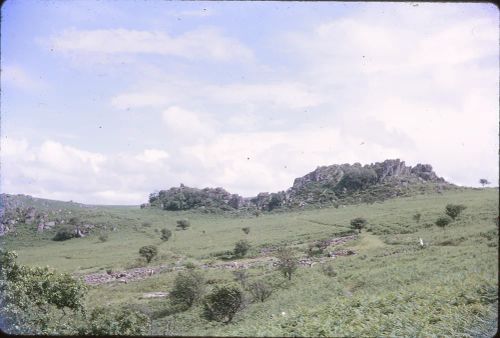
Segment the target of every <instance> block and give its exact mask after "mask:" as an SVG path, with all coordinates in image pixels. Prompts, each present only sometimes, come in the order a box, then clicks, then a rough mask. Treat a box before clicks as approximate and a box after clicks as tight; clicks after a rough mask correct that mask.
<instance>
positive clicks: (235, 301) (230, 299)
mask: <svg viewBox="0 0 500 338" xmlns="http://www.w3.org/2000/svg"><path fill="white" fill-rule="evenodd" d="M203 307H204V314H205V317H206V318H207V319H208V320H215V321H218V322H223V323H229V322H230V321H231V320H232V319H233V317H234V315H235V314H236V313H237V312H238V311H239V310H241V308H242V307H243V291H242V290H241V289H240V288H239V287H238V286H237V285H232V284H223V285H216V286H215V288H214V289H213V290H212V292H211V293H210V294H208V295H207V297H206V298H205V301H204V303H203Z"/></svg>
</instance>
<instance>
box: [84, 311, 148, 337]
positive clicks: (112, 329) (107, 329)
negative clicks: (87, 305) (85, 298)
mask: <svg viewBox="0 0 500 338" xmlns="http://www.w3.org/2000/svg"><path fill="white" fill-rule="evenodd" d="M148 329H149V320H148V317H146V316H145V315H144V314H142V313H140V312H136V311H130V310H129V309H127V310H125V309H120V310H114V309H106V308H102V307H100V308H95V309H93V310H92V311H91V312H90V314H89V315H88V316H87V318H85V321H84V324H83V325H81V326H80V327H79V328H78V329H77V332H78V334H79V335H92V336H109V335H115V336H116V335H120V336H138V335H145V334H147V333H148Z"/></svg>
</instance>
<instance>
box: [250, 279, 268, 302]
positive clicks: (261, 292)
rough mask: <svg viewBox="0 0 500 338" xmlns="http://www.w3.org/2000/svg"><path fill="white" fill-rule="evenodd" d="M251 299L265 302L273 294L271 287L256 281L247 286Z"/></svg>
mask: <svg viewBox="0 0 500 338" xmlns="http://www.w3.org/2000/svg"><path fill="white" fill-rule="evenodd" d="M248 288H249V290H250V293H251V294H252V296H253V298H254V299H255V300H258V301H261V302H263V301H265V300H266V299H267V298H269V296H271V294H272V293H273V288H272V287H271V285H269V284H267V283H266V282H264V281H256V282H253V283H252V284H250V285H249V286H248Z"/></svg>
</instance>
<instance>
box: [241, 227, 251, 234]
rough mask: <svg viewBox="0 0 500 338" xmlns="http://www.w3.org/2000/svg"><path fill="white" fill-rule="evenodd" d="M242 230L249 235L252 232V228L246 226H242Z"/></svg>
mask: <svg viewBox="0 0 500 338" xmlns="http://www.w3.org/2000/svg"><path fill="white" fill-rule="evenodd" d="M241 230H242V231H243V232H244V233H245V234H246V235H248V234H249V233H250V228H249V227H244V228H241Z"/></svg>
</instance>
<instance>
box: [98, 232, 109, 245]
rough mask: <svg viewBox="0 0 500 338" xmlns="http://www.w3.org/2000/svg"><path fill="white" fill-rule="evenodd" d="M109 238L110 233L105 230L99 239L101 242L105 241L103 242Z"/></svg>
mask: <svg viewBox="0 0 500 338" xmlns="http://www.w3.org/2000/svg"><path fill="white" fill-rule="evenodd" d="M108 239H109V235H108V233H107V232H103V233H101V234H100V235H99V240H100V241H101V242H103V243H104V242H106V241H107V240H108Z"/></svg>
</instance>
